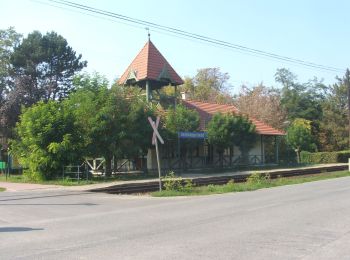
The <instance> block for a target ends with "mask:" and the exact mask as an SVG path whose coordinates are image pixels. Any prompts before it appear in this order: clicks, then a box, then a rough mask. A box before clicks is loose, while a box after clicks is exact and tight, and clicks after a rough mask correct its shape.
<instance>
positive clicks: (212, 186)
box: [207, 184, 215, 192]
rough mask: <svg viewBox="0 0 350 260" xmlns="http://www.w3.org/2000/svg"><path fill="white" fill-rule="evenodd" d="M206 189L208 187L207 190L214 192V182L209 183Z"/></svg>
mask: <svg viewBox="0 0 350 260" xmlns="http://www.w3.org/2000/svg"><path fill="white" fill-rule="evenodd" d="M207 189H208V191H209V192H214V191H215V185H214V184H209V185H208V186H207Z"/></svg>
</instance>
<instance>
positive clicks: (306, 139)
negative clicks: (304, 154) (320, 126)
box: [287, 118, 315, 163]
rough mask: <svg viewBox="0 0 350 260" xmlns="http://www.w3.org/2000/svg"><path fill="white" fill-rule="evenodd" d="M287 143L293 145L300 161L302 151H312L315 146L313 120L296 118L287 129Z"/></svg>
mask: <svg viewBox="0 0 350 260" xmlns="http://www.w3.org/2000/svg"><path fill="white" fill-rule="evenodd" d="M287 143H288V144H289V145H290V146H291V147H293V149H294V151H295V152H296V155H297V160H298V162H299V163H300V152H301V151H311V150H313V149H314V148H315V144H314V140H313V136H312V130H311V121H309V120H306V119H302V118H297V119H295V120H294V121H293V123H292V124H291V126H290V127H289V128H288V130H287Z"/></svg>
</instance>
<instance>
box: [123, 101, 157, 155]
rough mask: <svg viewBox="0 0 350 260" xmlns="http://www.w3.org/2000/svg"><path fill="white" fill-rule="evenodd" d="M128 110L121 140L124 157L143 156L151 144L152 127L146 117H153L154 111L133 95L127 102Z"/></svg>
mask: <svg viewBox="0 0 350 260" xmlns="http://www.w3.org/2000/svg"><path fill="white" fill-rule="evenodd" d="M128 108H129V111H128V113H127V116H126V122H125V125H124V127H125V128H126V129H127V133H126V137H125V139H124V141H123V146H124V147H125V148H124V152H123V154H124V155H125V156H126V158H133V157H138V156H140V155H143V156H145V155H146V154H147V152H148V148H150V147H151V146H152V143H151V139H152V134H153V129H152V127H151V126H150V124H149V122H148V117H151V118H153V119H154V117H155V111H154V109H153V108H152V107H151V106H149V105H148V104H147V103H146V102H145V101H144V100H142V99H140V98H139V96H134V97H133V98H131V99H129V102H128Z"/></svg>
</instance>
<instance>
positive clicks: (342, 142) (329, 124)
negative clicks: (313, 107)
mask: <svg viewBox="0 0 350 260" xmlns="http://www.w3.org/2000/svg"><path fill="white" fill-rule="evenodd" d="M347 91H348V89H347V86H346V84H345V79H344V78H337V82H336V83H335V84H333V85H332V86H330V88H329V93H328V94H327V96H326V99H325V102H324V103H323V107H322V110H323V118H322V121H321V122H320V135H319V140H320V144H321V148H322V150H325V151H339V150H344V149H347V148H348V142H349V141H348V140H349V137H348V127H349V118H348V115H347V113H348V97H347Z"/></svg>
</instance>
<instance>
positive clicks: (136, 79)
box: [118, 40, 183, 87]
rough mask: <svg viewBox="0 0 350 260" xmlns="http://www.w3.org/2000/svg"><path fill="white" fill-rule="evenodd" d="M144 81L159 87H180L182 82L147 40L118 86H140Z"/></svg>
mask: <svg viewBox="0 0 350 260" xmlns="http://www.w3.org/2000/svg"><path fill="white" fill-rule="evenodd" d="M146 80H150V81H153V82H154V83H157V85H158V86H159V87H161V85H163V86H165V85H167V84H171V85H181V84H183V80H182V79H181V77H180V76H179V75H178V74H177V73H176V71H175V70H174V69H173V68H172V67H171V65H170V64H169V62H168V61H167V60H166V59H165V58H164V56H163V55H162V54H161V53H160V52H159V51H158V49H157V48H156V47H155V46H154V44H153V43H152V42H151V41H150V40H148V41H147V43H146V44H145V46H144V47H143V48H142V50H141V51H140V52H139V54H137V56H136V58H135V59H134V60H133V62H132V63H131V64H130V65H129V67H128V68H127V69H126V71H125V72H124V73H123V75H122V76H121V77H120V79H119V80H118V83H119V84H122V85H124V84H140V85H141V86H142V85H143V83H144V82H145V81H146Z"/></svg>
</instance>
